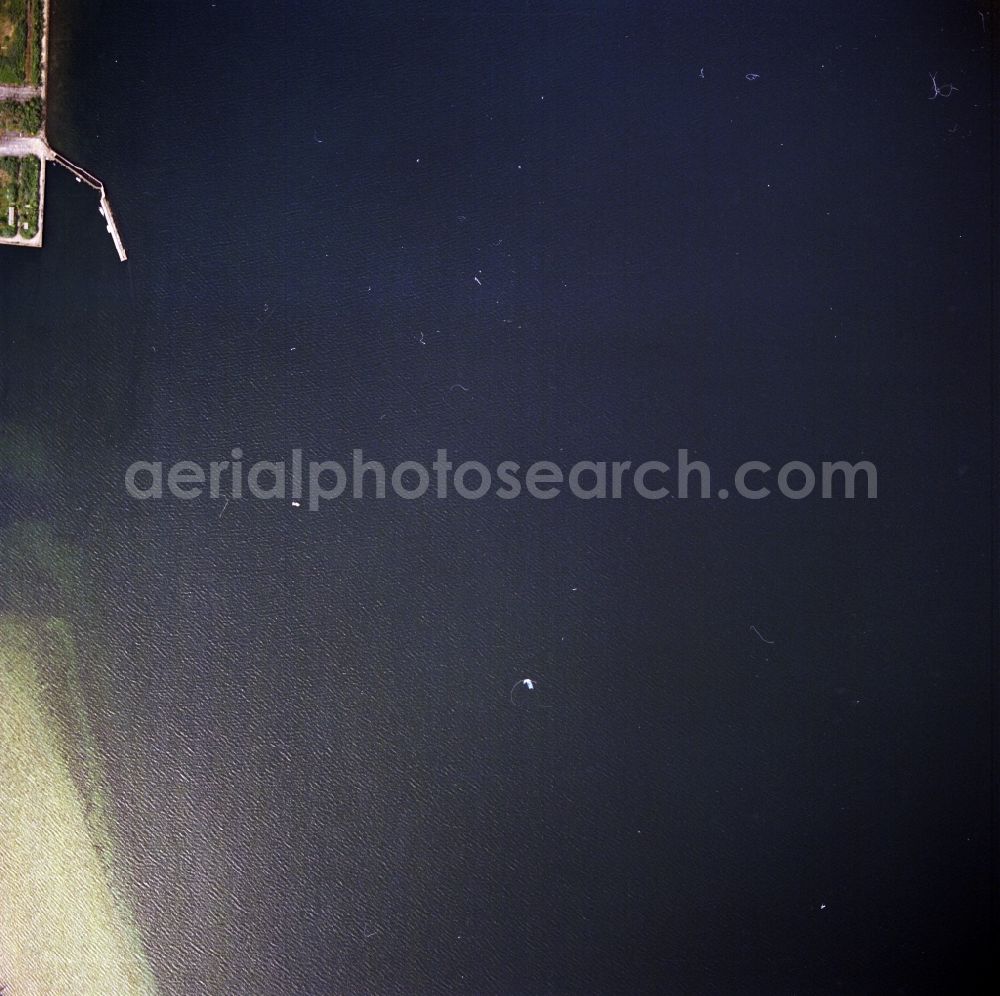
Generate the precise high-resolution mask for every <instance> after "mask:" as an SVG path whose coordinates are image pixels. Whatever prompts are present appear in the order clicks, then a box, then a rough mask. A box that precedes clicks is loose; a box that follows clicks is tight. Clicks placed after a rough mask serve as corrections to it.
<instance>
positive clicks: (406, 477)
mask: <svg viewBox="0 0 1000 996" xmlns="http://www.w3.org/2000/svg"><path fill="white" fill-rule="evenodd" d="M125 490H126V492H127V493H128V494H129V495H130V496H131V497H132V498H136V499H140V500H150V499H162V498H166V497H169V498H174V499H177V500H180V501H192V500H196V499H199V498H203V497H206V496H207V497H208V498H210V499H220V498H221V499H229V500H232V501H236V500H239V499H243V498H248V497H249V498H256V499H260V500H262V501H275V500H277V501H290V502H291V503H292V505H293V506H295V507H297V508H298V507H305V508H307V509H309V511H311V512H316V511H318V510H319V509H320V508H321V507H322V506H323V504H324V503H326V502H330V501H333V500H335V499H338V498H345V497H347V498H354V499H361V498H386V497H388V496H390V495H393V496H395V497H396V498H402V499H404V500H408V501H414V500H417V499H421V498H427V497H431V498H450V497H453V496H455V497H458V498H464V499H466V500H468V501H478V500H479V499H482V498H485V497H487V496H492V497H494V498H499V499H502V500H511V499H517V498H522V499H523V498H531V499H536V500H539V501H549V500H552V499H554V498H558V497H560V496H561V495H567V494H568V495H570V496H571V497H573V498H578V499H581V500H584V501H591V500H595V499H608V498H611V499H615V498H623V497H628V496H635V497H638V498H643V499H645V500H648V501H660V500H663V499H668V498H713V499H726V498H730V497H739V498H744V499H747V500H750V501H758V500H760V499H763V498H768V497H772V496H780V497H783V498H789V499H792V500H801V499H803V498H809V497H814V498H856V497H858V498H877V497H878V474H877V471H876V468H875V466H874V464H872V463H871V462H870V461H868V460H860V461H857V462H854V463H851V462H849V461H846V460H836V461H830V460H825V461H821V462H818V463H816V464H815V465H813V464H810V463H807V462H804V461H802V460H790V461H788V462H786V463H783V464H781V465H780V466H778V467H772V466H771V465H770V464H768V463H766V462H764V461H763V460H748V461H746V462H744V463H742V464H740V465H739V467H737V468H736V470H735V472H734V473H733V474H732V475H731V478H730V479H729V480H728V481H727V483H726V484H725V485H723V486H720V487H717V488H716V489H715V490H713V476H712V471H711V468H710V467H709V465H708V464H707V463H706V462H705V461H703V460H695V459H691V458H690V456H689V451H688V450H686V449H680V450H678V451H677V454H676V457H675V458H674V459H673V460H672V461H670V462H667V461H664V460H644V461H633V460H614V461H607V460H580V461H578V462H576V463H574V464H572V465H571V466H569V467H566V466H564V465H563V464H560V463H557V462H554V461H551V460H537V461H535V462H533V463H530V464H522V463H519V462H517V461H514V460H504V461H502V462H500V463H498V464H495V465H493V466H487V465H486V464H485V463H482V462H481V461H478V460H463V461H462V462H459V463H455V461H453V460H452V459H451V458H449V455H448V451H447V450H446V449H439V450H438V451H437V453H436V455H435V457H434V459H433V460H432V461H430V462H429V463H424V462H421V461H418V460H403V461H401V462H399V463H396V464H393V465H391V466H388V467H387V466H386V464H385V463H383V462H381V461H379V460H374V459H367V458H366V457H365V455H364V453H363V452H362V451H361V450H360V449H355V450H353V451H352V453H351V458H350V460H349V461H344V462H339V461H336V460H308V461H307V460H305V459H304V457H303V453H302V450H300V449H293V450H292V451H291V459H290V460H288V461H287V462H286V461H285V460H278V461H273V460H258V461H256V462H254V463H249V462H248V461H245V459H244V455H243V451H242V450H241V449H240V448H239V447H236V448H234V449H233V450H232V452H231V453H230V454H229V458H228V459H226V460H213V461H211V462H210V463H208V464H207V465H205V464H201V463H198V462H196V461H193V460H179V461H177V462H175V463H173V464H170V465H165V463H164V462H163V461H160V460H154V461H149V460H138V461H136V462H135V463H133V464H132V465H131V466H129V468H128V469H127V470H126V472H125Z"/></svg>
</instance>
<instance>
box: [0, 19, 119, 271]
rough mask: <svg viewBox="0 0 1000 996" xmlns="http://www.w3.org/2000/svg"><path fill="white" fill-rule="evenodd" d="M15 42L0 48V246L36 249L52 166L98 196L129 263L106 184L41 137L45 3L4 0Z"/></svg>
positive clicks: (46, 45) (106, 221)
mask: <svg viewBox="0 0 1000 996" xmlns="http://www.w3.org/2000/svg"><path fill="white" fill-rule="evenodd" d="M0 2H2V0H0ZM6 6H8V7H10V8H11V9H10V10H9V11H7V14H8V15H9V17H8V19H10V18H11V17H14V16H15V15H18V16H19V18H20V19H19V20H17V21H16V22H14V21H12V24H13V29H14V32H15V34H14V36H13V37H14V40H15V41H16V42H18V44H10V45H8V46H7V47H6V48H4V46H2V45H0V245H13V246H30V247H34V248H40V247H41V245H42V229H43V222H44V216H45V169H46V165H47V164H48V163H50V162H51V163H56V164H58V165H59V166H62V167H63V168H64V169H67V170H69V172H70V173H72V174H73V176H74V177H75V178H76V181H77V183H82V184H85V185H86V186H88V187H90V188H91V189H93V190H95V191H97V193H98V195H99V196H98V210H99V211H100V214H101V216H102V217H103V218H104V227H105V228H106V229H107V231H108V234H109V235H110V236H111V241H112V242H113V243H114V247H115V252H117V253H118V258H119V260H121V261H122V262H123V263H124V262H125V261H126V260H127V259H128V255H127V253H126V252H125V244H124V242H123V241H122V237H121V231H120V230H119V228H118V224H117V222H116V221H115V216H114V214H113V213H112V211H111V203H110V201H109V200H108V194H107V191H106V190H105V188H104V184H103V183H102V182H101V181H100V180H99V179H98V178H97V177H96V176H94V175H93V174H92V173H89V172H88V171H87V170H85V169H83V168H82V167H81V166H77V165H76V164H75V163H73V162H71V161H70V160H69V159H67V158H66V157H65V156H64V155H62V154H61V153H59V152H57V151H56V150H55V149H53V148H52V146H51V145H49V142H48V138H47V137H46V133H45V91H46V82H47V76H48V48H49V0H7V4H6Z"/></svg>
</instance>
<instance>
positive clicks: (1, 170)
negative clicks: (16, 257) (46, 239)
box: [0, 156, 41, 239]
mask: <svg viewBox="0 0 1000 996" xmlns="http://www.w3.org/2000/svg"><path fill="white" fill-rule="evenodd" d="M40 173H41V163H40V162H39V160H38V157H37V156H23V157H19V158H14V157H13V156H5V157H4V158H0V237H2V238H12V237H13V236H15V235H18V234H20V235H21V236H23V237H24V238H26V239H32V238H34V237H35V235H37V234H38V201H39V194H40V187H39V179H40ZM12 207H13V209H14V215H13V220H14V223H13V224H10V223H9V222H10V218H11V212H10V209H11V208H12Z"/></svg>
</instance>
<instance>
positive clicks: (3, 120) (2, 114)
mask: <svg viewBox="0 0 1000 996" xmlns="http://www.w3.org/2000/svg"><path fill="white" fill-rule="evenodd" d="M41 130H42V102H41V100H40V99H39V98H38V97H35V98H33V99H32V100H24V101H22V100H0V132H2V131H19V132H21V133H23V134H25V135H37V134H38V132H40V131H41Z"/></svg>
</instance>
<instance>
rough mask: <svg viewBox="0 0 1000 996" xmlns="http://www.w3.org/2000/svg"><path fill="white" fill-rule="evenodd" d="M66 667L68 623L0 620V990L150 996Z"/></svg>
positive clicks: (20, 994)
mask: <svg viewBox="0 0 1000 996" xmlns="http://www.w3.org/2000/svg"><path fill="white" fill-rule="evenodd" d="M74 668H75V664H74V661H73V653H72V642H71V639H70V637H69V631H68V627H67V626H65V624H63V623H60V622H59V621H57V620H49V621H46V622H40V621H36V620H27V619H24V618H17V617H10V616H6V617H0V792H2V799H0V985H6V986H7V989H6V990H3V991H5V992H10V993H12V994H13V993H16V994H17V996H64V994H65V996H111V994H114V996H154V994H155V992H156V988H155V984H154V982H153V979H152V975H151V972H150V970H149V966H148V963H147V961H146V957H145V955H144V953H143V950H142V945H141V941H140V939H139V935H138V931H137V930H136V928H135V926H134V922H133V920H132V918H131V916H130V914H129V912H128V910H127V908H126V906H125V905H124V904H123V903H122V901H121V900H120V898H119V895H118V893H117V892H116V890H115V888H114V869H113V861H112V857H111V855H112V842H111V837H110V834H109V833H108V831H107V827H106V822H105V817H104V814H105V813H106V807H105V806H104V805H103V800H102V799H101V797H100V796H101V793H100V789H99V788H98V787H97V781H98V779H99V775H98V767H99V766H98V765H97V759H96V754H95V751H94V746H93V744H92V743H91V742H89V737H88V736H87V734H86V731H85V725H84V726H81V724H80V720H81V719H84V718H85V716H86V709H85V704H84V703H83V701H82V699H81V698H80V696H79V691H78V686H77V683H76V681H75V680H74V679H73V675H74ZM71 738H72V739H71Z"/></svg>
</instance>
